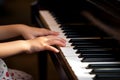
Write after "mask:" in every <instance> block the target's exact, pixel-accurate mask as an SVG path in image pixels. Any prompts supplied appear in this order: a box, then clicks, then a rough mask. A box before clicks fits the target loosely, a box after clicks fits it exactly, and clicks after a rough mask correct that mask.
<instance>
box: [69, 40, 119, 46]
mask: <svg viewBox="0 0 120 80" xmlns="http://www.w3.org/2000/svg"><path fill="white" fill-rule="evenodd" d="M69 42H71V43H72V45H82V44H86V45H87V44H88V45H90V44H92V45H99V46H106V47H119V46H118V43H117V42H116V41H115V40H113V39H71V40H70V41H69ZM111 42H112V43H111Z"/></svg>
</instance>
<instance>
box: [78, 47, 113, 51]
mask: <svg viewBox="0 0 120 80" xmlns="http://www.w3.org/2000/svg"><path fill="white" fill-rule="evenodd" d="M110 50H112V48H78V49H77V52H78V51H79V52H80V51H110Z"/></svg>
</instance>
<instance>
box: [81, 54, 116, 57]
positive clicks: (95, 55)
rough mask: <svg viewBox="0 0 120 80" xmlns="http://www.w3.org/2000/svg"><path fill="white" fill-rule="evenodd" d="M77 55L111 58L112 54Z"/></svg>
mask: <svg viewBox="0 0 120 80" xmlns="http://www.w3.org/2000/svg"><path fill="white" fill-rule="evenodd" d="M79 57H83V58H113V57H114V56H113V55H112V54H82V53H81V54H80V55H79Z"/></svg>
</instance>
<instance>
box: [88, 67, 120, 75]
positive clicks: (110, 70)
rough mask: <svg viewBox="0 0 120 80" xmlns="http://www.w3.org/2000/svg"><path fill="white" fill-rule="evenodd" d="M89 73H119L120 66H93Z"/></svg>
mask: <svg viewBox="0 0 120 80" xmlns="http://www.w3.org/2000/svg"><path fill="white" fill-rule="evenodd" d="M90 73H91V74H96V73H109V74H114V73H120V68H95V69H93V70H92V71H91V72H90Z"/></svg>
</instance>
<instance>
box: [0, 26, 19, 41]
mask: <svg viewBox="0 0 120 80" xmlns="http://www.w3.org/2000/svg"><path fill="white" fill-rule="evenodd" d="M18 27H20V25H19V24H16V25H5V26H0V40H4V39H9V38H12V37H16V36H19V35H20V33H19V32H18V31H17V28H18Z"/></svg>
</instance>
